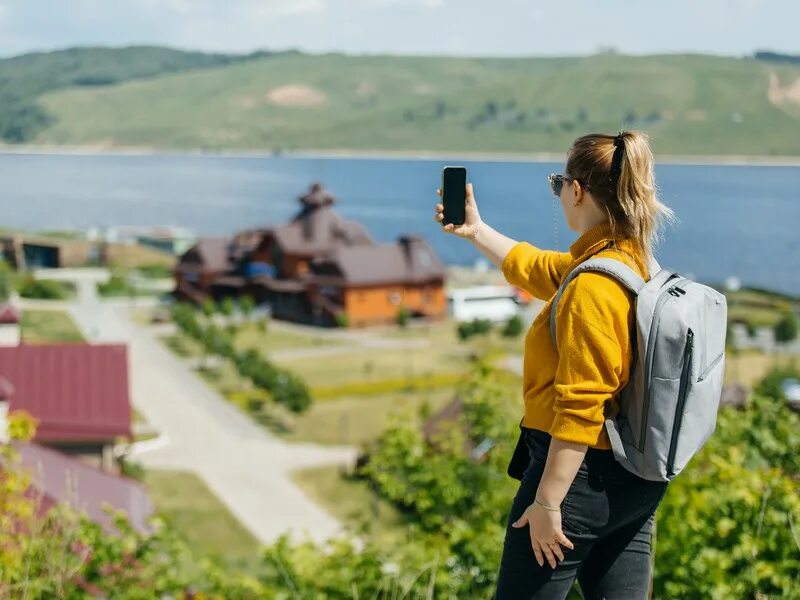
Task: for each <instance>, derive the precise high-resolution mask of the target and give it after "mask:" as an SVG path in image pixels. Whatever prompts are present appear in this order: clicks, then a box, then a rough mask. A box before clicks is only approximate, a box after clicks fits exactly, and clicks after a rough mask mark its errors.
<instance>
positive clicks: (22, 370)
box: [0, 344, 131, 442]
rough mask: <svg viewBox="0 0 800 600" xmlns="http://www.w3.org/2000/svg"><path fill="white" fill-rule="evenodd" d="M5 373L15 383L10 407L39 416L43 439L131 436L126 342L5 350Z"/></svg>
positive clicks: (1, 356)
mask: <svg viewBox="0 0 800 600" xmlns="http://www.w3.org/2000/svg"><path fill="white" fill-rule="evenodd" d="M0 376H2V377H4V378H5V379H6V380H7V381H8V382H9V383H10V384H11V385H12V386H13V390H14V391H13V393H12V394H11V396H10V398H9V410H17V409H22V410H26V411H28V412H29V413H31V414H32V415H33V416H34V417H36V418H37V419H39V425H38V427H37V430H36V440H37V441H40V442H65V441H105V440H113V439H114V438H115V437H118V436H125V437H130V436H131V404H130V396H129V392H128V353H127V348H126V346H125V345H123V344H52V345H50V344H48V345H36V346H27V345H24V344H23V345H20V346H10V347H3V348H0Z"/></svg>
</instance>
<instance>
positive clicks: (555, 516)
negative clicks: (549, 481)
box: [511, 503, 575, 569]
mask: <svg viewBox="0 0 800 600" xmlns="http://www.w3.org/2000/svg"><path fill="white" fill-rule="evenodd" d="M526 523H528V524H529V525H530V534H531V545H532V546H533V553H534V554H535V555H536V562H538V563H539V566H540V567H542V566H544V561H543V560H542V554H544V556H546V557H547V562H549V563H550V566H551V567H552V568H553V569H555V568H556V559H555V557H556V556H557V557H558V560H559V561H562V560H564V553H563V552H562V551H561V544H563V545H564V546H566V547H567V548H569V549H570V550H574V549H575V546H573V545H572V542H570V541H569V539H567V536H565V535H564V532H563V531H562V530H561V512H560V511H554V510H548V509H546V508H544V507H542V506H539V505H538V504H536V503H533V504H531V505H530V506H529V507H528V508H526V509H525V512H524V513H522V516H521V517H520V518H519V519H517V520H516V521H515V522H514V523H512V524H511V526H512V527H517V528H519V527H522V526H524V525H525V524H526Z"/></svg>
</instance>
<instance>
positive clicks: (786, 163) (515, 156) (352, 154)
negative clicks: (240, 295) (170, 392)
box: [0, 145, 800, 167]
mask: <svg viewBox="0 0 800 600" xmlns="http://www.w3.org/2000/svg"><path fill="white" fill-rule="evenodd" d="M0 155H45V156H47V155H50V156H212V157H213V156H217V157H224V158H293V159H304V160H313V159H325V160H335V159H350V160H428V161H430V160H452V161H462V160H463V161H472V162H528V163H561V162H563V161H564V158H565V153H555V152H531V153H523V152H468V151H464V152H457V151H438V150H437V151H426V150H416V151H412V150H348V149H344V148H339V149H328V150H324V149H314V148H309V149H304V150H286V151H280V152H275V151H271V150H268V149H253V150H247V149H230V150H202V149H163V148H151V147H135V146H130V147H125V146H119V147H107V146H56V145H24V146H15V145H0ZM659 163H661V164H673V165H690V166H763V167H800V156H749V155H737V154H732V155H720V154H709V155H678V154H663V155H659V156H657V158H656V164H659Z"/></svg>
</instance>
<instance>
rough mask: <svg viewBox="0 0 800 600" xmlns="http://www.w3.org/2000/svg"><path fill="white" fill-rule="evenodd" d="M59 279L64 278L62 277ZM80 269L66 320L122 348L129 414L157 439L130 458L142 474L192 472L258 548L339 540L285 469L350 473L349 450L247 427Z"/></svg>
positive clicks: (353, 451)
mask: <svg viewBox="0 0 800 600" xmlns="http://www.w3.org/2000/svg"><path fill="white" fill-rule="evenodd" d="M62 277H64V278H67V275H66V274H65V275H62ZM95 277H96V275H92V274H87V276H86V278H84V276H83V274H82V273H81V272H80V270H76V271H75V272H73V273H71V278H72V279H73V280H77V281H78V282H79V283H78V288H79V290H80V294H79V295H78V299H77V300H76V301H75V302H74V303H71V304H70V305H69V312H70V314H71V315H72V317H73V319H74V320H75V323H76V324H77V326H78V327H79V328H80V329H81V330H82V332H83V334H84V335H85V336H86V338H87V339H89V340H91V341H94V342H122V343H125V344H127V346H128V353H129V367H130V378H131V394H132V402H133V404H134V406H135V407H136V408H137V410H139V412H141V413H142V414H143V415H144V417H145V419H147V421H148V423H149V424H150V425H151V426H153V427H154V428H155V429H157V430H158V431H159V432H160V433H161V435H162V439H161V440H160V441H159V443H158V444H151V445H150V446H151V448H153V449H151V450H149V451H147V452H143V453H141V454H138V455H137V456H136V458H135V459H136V460H137V461H139V462H141V463H142V464H143V465H144V466H145V467H147V468H151V469H154V468H156V469H178V470H187V471H191V472H193V473H195V474H197V475H198V476H199V477H200V478H201V479H202V480H203V481H204V482H205V483H206V484H207V485H208V487H209V488H210V489H211V490H212V491H213V492H214V494H215V495H216V496H217V497H218V498H219V499H220V500H221V501H222V502H223V503H224V504H225V505H226V506H227V507H228V508H229V509H230V511H231V512H232V513H233V514H234V515H235V516H236V517H237V518H238V519H239V521H241V523H242V524H243V525H244V526H245V527H246V528H247V529H248V530H250V531H251V532H252V534H253V535H254V536H255V537H256V538H257V539H258V540H259V541H260V542H262V543H265V544H268V543H271V542H273V541H274V540H275V539H276V538H277V537H278V536H279V535H280V534H282V533H284V532H286V533H288V534H289V536H290V538H291V539H293V540H294V541H300V540H302V539H305V538H306V537H307V538H310V539H312V540H313V541H315V542H317V543H320V542H322V541H323V540H325V539H327V538H329V537H331V536H335V535H338V534H339V533H342V532H343V529H342V526H341V524H340V523H339V522H338V521H337V520H336V519H334V518H333V517H332V516H331V515H329V514H328V513H326V512H325V511H324V510H322V509H321V508H320V507H319V506H317V505H316V504H314V503H313V502H312V501H311V500H310V499H309V498H308V497H307V496H305V494H303V492H302V491H301V490H300V489H299V488H297V487H296V486H295V485H294V484H293V483H292V481H291V480H290V478H289V472H290V471H291V470H293V469H298V468H303V467H311V466H319V465H334V464H338V465H352V464H353V463H354V462H355V460H356V456H357V452H358V449H357V448H355V447H350V446H343V447H330V446H320V445H316V444H299V443H298V444H289V443H286V442H284V441H282V440H280V439H278V438H276V437H275V436H273V435H271V434H270V433H269V432H268V431H266V430H265V429H264V428H262V427H261V426H259V425H257V424H255V423H254V422H252V421H251V420H250V419H249V418H248V417H247V416H246V415H244V414H242V413H241V412H240V411H239V410H238V409H236V408H235V407H234V406H233V405H231V404H230V403H229V402H227V401H226V400H225V399H224V398H223V397H221V396H220V395H219V394H218V393H217V392H216V391H214V390H213V389H212V388H210V387H209V386H208V385H206V384H205V383H204V382H203V381H202V380H200V379H199V378H198V377H197V376H196V375H195V374H194V373H193V372H192V371H191V369H190V368H189V367H188V366H187V365H186V364H185V363H184V362H183V361H181V360H180V359H178V358H177V357H175V356H174V355H173V354H172V353H171V352H169V351H168V350H167V349H166V348H164V346H163V345H162V344H161V343H160V342H158V341H157V339H156V338H155V336H154V334H153V333H152V332H151V331H149V330H148V329H146V328H144V327H141V326H140V325H138V324H136V323H135V322H134V321H133V320H132V319H131V318H130V317H129V314H130V312H129V310H127V309H126V308H125V307H124V303H121V302H119V301H117V302H103V301H100V299H99V298H98V297H97V295H96V294H95V293H94V291H93V290H94V286H93V285H90V284H89V283H87V278H91V279H92V280H96V279H95Z"/></svg>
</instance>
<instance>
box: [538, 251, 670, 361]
mask: <svg viewBox="0 0 800 600" xmlns="http://www.w3.org/2000/svg"><path fill="white" fill-rule="evenodd" d="M584 271H598V272H600V273H606V274H608V275H611V276H612V277H614V278H615V279H616V280H617V281H619V282H620V283H622V284H623V285H624V286H625V287H626V288H628V289H629V290H631V291H632V292H633V293H634V294H636V295H638V294H639V290H641V289H642V287H644V285H645V281H644V279H642V277H641V275H639V274H638V273H637V272H636V271H634V270H633V269H631V268H630V267H629V266H628V265H626V264H625V263H624V262H622V261H621V260H618V259H616V258H607V257H603V258H600V257H595V258H590V259H588V260H585V261H583V262H582V263H581V264H579V265H578V266H577V267H575V268H574V269H573V270H572V271H570V273H569V275H567V278H566V279H565V280H564V281H563V282H562V283H561V285H560V286H559V288H558V291H557V292H556V296H555V299H554V300H553V304H552V305H551V307H550V337H551V338H552V340H553V345H554V346H555V347H556V348H558V345H557V340H556V311H557V309H558V303H559V301H560V300H561V295H562V294H563V293H564V290H565V289H566V288H567V285H569V282H570V281H572V280H573V279H574V278H575V277H577V276H578V275H579V274H580V273H582V272H584ZM661 274H662V272H661V270H660V269H659V272H658V275H657V277H658V276H659V275H661Z"/></svg>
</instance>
